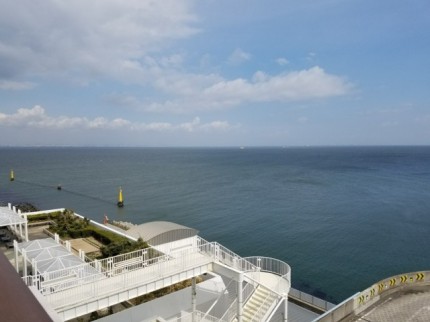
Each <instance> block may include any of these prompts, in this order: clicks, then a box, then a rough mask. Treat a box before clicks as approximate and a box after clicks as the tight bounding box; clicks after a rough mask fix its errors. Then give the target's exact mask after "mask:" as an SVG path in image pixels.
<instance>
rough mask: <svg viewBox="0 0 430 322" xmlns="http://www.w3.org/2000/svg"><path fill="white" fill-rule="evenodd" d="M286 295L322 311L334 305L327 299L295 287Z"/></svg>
mask: <svg viewBox="0 0 430 322" xmlns="http://www.w3.org/2000/svg"><path fill="white" fill-rule="evenodd" d="M288 297H289V298H291V299H293V300H296V301H298V302H301V303H304V304H306V305H309V306H310V307H313V308H315V309H317V310H319V311H322V312H326V311H329V310H331V309H332V308H334V307H335V306H336V305H335V304H333V303H330V302H328V301H325V300H323V299H320V298H318V297H315V296H313V295H311V294H308V293H306V292H302V291H300V290H297V289H295V288H291V289H290V293H289V294H288Z"/></svg>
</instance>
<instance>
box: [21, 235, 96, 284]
mask: <svg viewBox="0 0 430 322" xmlns="http://www.w3.org/2000/svg"><path fill="white" fill-rule="evenodd" d="M23 250H25V254H26V257H27V261H29V262H30V263H31V262H32V260H33V259H34V260H35V261H36V267H37V272H38V273H39V274H43V273H49V272H54V271H58V270H62V269H73V268H74V267H77V266H84V265H83V264H85V262H84V261H83V260H82V259H81V258H80V257H78V256H76V255H74V254H73V253H71V252H69V251H68V250H67V248H65V247H64V246H62V245H60V244H59V243H57V242H56V241H55V240H54V239H52V238H44V239H36V240H32V241H28V242H22V243H18V251H20V252H21V253H22V251H23ZM80 273H81V275H85V276H88V275H94V274H98V272H97V271H96V270H95V269H93V268H92V267H88V268H83V269H82V270H80ZM80 277H82V276H80Z"/></svg>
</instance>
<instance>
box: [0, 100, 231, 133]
mask: <svg viewBox="0 0 430 322" xmlns="http://www.w3.org/2000/svg"><path fill="white" fill-rule="evenodd" d="M0 125H2V126H8V127H27V128H38V129H54V130H64V129H84V130H101V129H104V130H117V129H122V130H129V131H155V132H163V131H164V132H165V131H169V132H171V131H185V132H196V131H226V130H229V129H233V128H235V127H237V126H232V125H230V124H229V123H228V122H227V121H219V120H218V121H213V122H210V123H202V122H201V121H200V118H199V117H195V118H194V119H193V120H192V121H191V122H184V123H179V124H172V123H170V122H152V123H144V122H140V123H139V122H132V121H129V120H125V119H122V118H117V119H113V120H109V119H107V118H105V117H96V118H94V119H88V118H86V117H69V116H58V117H52V116H49V115H48V114H47V113H46V111H45V109H44V108H43V107H41V106H39V105H36V106H34V107H33V108H29V109H27V108H20V109H18V110H17V112H16V113H14V114H4V113H0Z"/></svg>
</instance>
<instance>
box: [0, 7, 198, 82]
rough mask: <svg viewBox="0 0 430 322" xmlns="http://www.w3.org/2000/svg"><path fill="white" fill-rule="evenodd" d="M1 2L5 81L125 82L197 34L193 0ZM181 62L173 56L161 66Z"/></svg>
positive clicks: (0, 55) (0, 72)
mask: <svg viewBox="0 0 430 322" xmlns="http://www.w3.org/2000/svg"><path fill="white" fill-rule="evenodd" d="M0 1H1V7H2V10H1V11H0V30H2V32H1V33H0V77H1V78H4V79H6V78H11V77H18V76H20V75H57V76H58V75H60V76H61V75H63V74H67V75H69V73H70V74H73V75H75V77H80V78H90V79H91V78H94V77H97V75H110V76H115V77H124V76H126V75H127V74H128V73H129V71H132V72H136V71H140V69H141V64H142V62H143V63H144V60H145V57H146V56H148V55H150V54H151V53H154V52H157V51H159V50H160V49H161V48H164V47H165V46H166V45H167V44H169V43H171V42H172V41H174V40H177V39H183V38H187V37H190V36H191V35H194V34H195V33H197V32H199V31H198V29H197V28H195V27H194V26H195V24H196V22H197V18H196V17H195V16H194V15H193V14H192V13H191V11H192V3H193V2H192V1H190V0H164V1H152V0H127V1H121V0H92V1H85V0H74V1H66V0H59V1H54V0H46V1H42V2H35V1H32V0H20V1H7V0H0ZM172 13H173V14H172ZM180 61H181V58H180V56H178V55H172V56H169V57H168V58H167V59H164V60H162V64H164V65H166V64H168V65H172V64H178V63H180ZM69 76H70V75H69ZM140 76H144V75H142V74H140Z"/></svg>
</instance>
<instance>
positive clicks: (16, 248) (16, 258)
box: [13, 240, 19, 273]
mask: <svg viewBox="0 0 430 322" xmlns="http://www.w3.org/2000/svg"><path fill="white" fill-rule="evenodd" d="M13 249H14V250H15V268H16V272H17V273H19V262H18V242H17V241H16V240H14V241H13Z"/></svg>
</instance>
